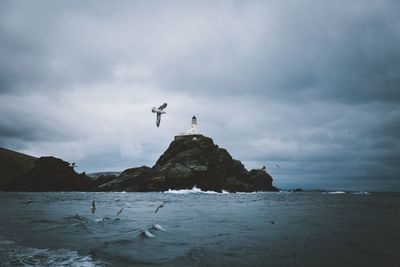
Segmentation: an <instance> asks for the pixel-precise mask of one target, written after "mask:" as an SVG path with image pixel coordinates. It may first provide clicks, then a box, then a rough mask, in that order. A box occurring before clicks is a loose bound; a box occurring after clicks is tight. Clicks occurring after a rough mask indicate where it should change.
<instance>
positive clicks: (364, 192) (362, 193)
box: [351, 191, 370, 195]
mask: <svg viewBox="0 0 400 267" xmlns="http://www.w3.org/2000/svg"><path fill="white" fill-rule="evenodd" d="M351 194H352V195H369V194H370V193H369V192H366V191H358V192H353V193H351Z"/></svg>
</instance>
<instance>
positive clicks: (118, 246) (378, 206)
mask: <svg viewBox="0 0 400 267" xmlns="http://www.w3.org/2000/svg"><path fill="white" fill-rule="evenodd" d="M93 201H94V206H95V209H92V202H93ZM0 265H1V266H296V267H298V266H363V267H365V266H396V267H398V266H400V193H371V192H342V191H333V192H321V191H313V192H256V193H226V192H223V193H216V192H203V191H201V190H199V189H197V188H193V189H191V190H179V191H173V190H170V191H167V192H154V193H137V192H87V193H86V192H46V193H25V192H0Z"/></svg>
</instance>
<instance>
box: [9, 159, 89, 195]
mask: <svg viewBox="0 0 400 267" xmlns="http://www.w3.org/2000/svg"><path fill="white" fill-rule="evenodd" d="M90 189H91V181H90V179H89V178H88V177H86V175H85V174H77V173H76V172H75V171H74V169H73V168H72V167H70V165H69V163H68V162H65V161H63V160H61V159H57V158H54V157H41V158H39V159H37V160H36V161H35V162H34V164H33V167H32V168H31V169H30V170H28V171H27V172H25V173H24V174H22V175H21V176H20V177H18V178H17V179H15V180H14V181H13V182H12V183H11V184H10V185H9V186H8V188H7V190H11V191H32V192H40V191H89V190H90Z"/></svg>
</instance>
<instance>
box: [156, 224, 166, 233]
mask: <svg viewBox="0 0 400 267" xmlns="http://www.w3.org/2000/svg"><path fill="white" fill-rule="evenodd" d="M153 229H156V230H160V231H163V232H165V229H164V228H163V227H162V226H161V225H160V224H158V223H156V224H154V225H153Z"/></svg>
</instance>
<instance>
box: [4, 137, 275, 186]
mask: <svg viewBox="0 0 400 267" xmlns="http://www.w3.org/2000/svg"><path fill="white" fill-rule="evenodd" d="M7 151H8V150H7ZM13 153H16V154H13V157H11V156H9V155H8V158H7V160H5V159H3V162H0V163H3V164H0V170H1V172H0V176H1V177H0V181H2V183H0V185H1V187H0V190H4V191H104V192H107V191H126V192H151V191H158V192H160V191H167V190H169V189H175V190H177V189H191V188H193V187H194V186H196V187H197V188H200V189H201V190H204V191H208V190H211V191H217V192H222V191H228V192H253V191H278V189H277V188H276V187H274V186H273V185H272V177H271V176H270V175H269V174H268V173H267V172H266V171H265V170H264V169H253V170H250V171H248V170H246V168H245V167H244V166H243V164H242V163H241V162H240V161H239V160H235V159H233V158H232V156H231V155H230V154H229V153H228V151H227V150H226V149H224V148H220V147H218V145H216V144H214V142H213V140H212V139H211V138H209V137H206V136H203V135H183V136H177V137H176V138H175V140H174V141H172V142H171V144H170V145H169V147H168V149H167V150H166V151H165V152H164V153H163V154H162V155H161V156H160V158H159V159H158V160H157V162H156V163H155V165H154V166H153V167H147V166H141V167H136V168H130V169H126V170H125V171H123V172H122V173H120V174H118V175H101V176H99V177H96V178H95V179H90V178H89V177H88V176H86V174H85V173H82V174H78V173H76V172H75V170H74V169H73V167H71V165H70V164H69V163H68V162H65V161H63V160H61V159H57V158H54V157H41V158H39V159H37V158H33V157H31V156H28V155H24V154H20V153H17V152H13ZM15 155H17V156H18V157H16V156H15ZM21 155H22V156H21ZM21 157H22V158H21ZM21 160H22V161H21ZM10 162H11V163H12V164H11V163H10ZM20 162H23V164H21V163H20ZM17 163H18V164H19V165H18V164H17ZM9 164H11V166H14V168H12V167H11V168H10V167H7V168H5V166H9ZM15 168H17V169H18V170H17V171H16V170H15ZM10 174H11V175H10Z"/></svg>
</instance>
